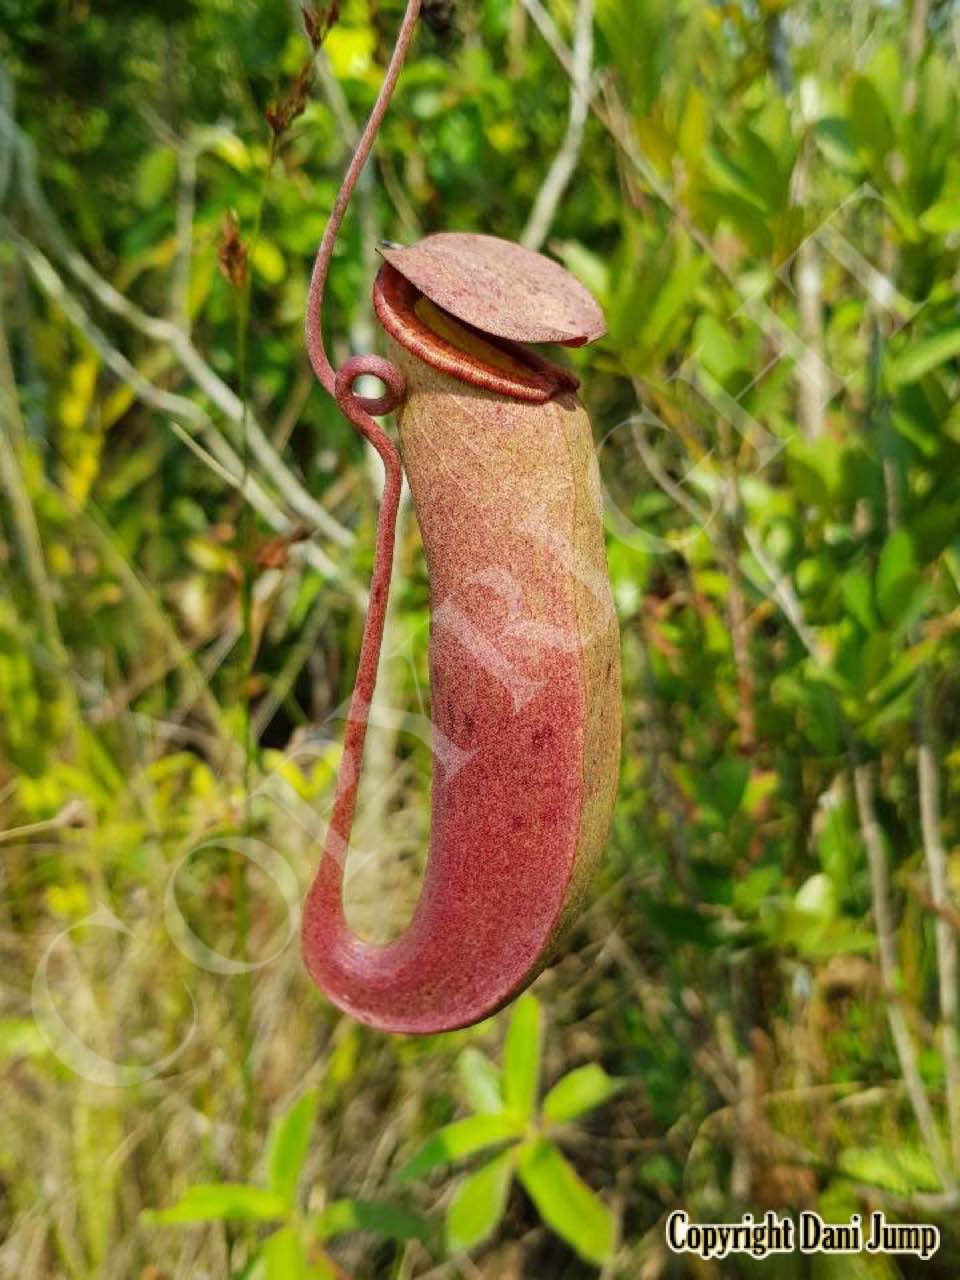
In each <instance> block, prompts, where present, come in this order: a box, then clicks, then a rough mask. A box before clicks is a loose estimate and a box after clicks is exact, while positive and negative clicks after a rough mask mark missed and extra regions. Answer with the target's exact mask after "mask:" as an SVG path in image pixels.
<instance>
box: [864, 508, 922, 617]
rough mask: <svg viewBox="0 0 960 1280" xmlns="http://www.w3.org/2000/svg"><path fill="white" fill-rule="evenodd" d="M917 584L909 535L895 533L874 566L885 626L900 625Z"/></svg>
mask: <svg viewBox="0 0 960 1280" xmlns="http://www.w3.org/2000/svg"><path fill="white" fill-rule="evenodd" d="M919 584H920V575H919V574H918V573H917V568H916V562H915V560H914V554H913V543H912V542H911V540H910V535H909V534H908V533H907V532H906V530H905V529H898V530H897V531H896V533H892V534H891V535H890V537H889V538H888V539H887V541H886V542H885V543H884V546H883V550H882V551H881V553H880V559H879V561H878V563H877V575H876V581H875V589H876V595H877V608H878V609H879V610H880V615H881V617H882V618H883V619H884V621H885V622H887V623H889V624H890V625H891V626H894V625H896V623H897V622H899V621H900V619H901V618H902V616H903V614H904V613H905V611H906V609H907V606H908V604H909V603H910V600H911V598H912V597H913V594H914V592H915V591H916V589H917V587H918V586H919Z"/></svg>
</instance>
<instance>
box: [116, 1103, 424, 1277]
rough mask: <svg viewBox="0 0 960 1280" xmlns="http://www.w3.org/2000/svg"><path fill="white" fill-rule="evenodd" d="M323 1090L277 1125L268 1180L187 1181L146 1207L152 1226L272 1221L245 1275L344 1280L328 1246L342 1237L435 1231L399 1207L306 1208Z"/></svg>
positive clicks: (351, 1203)
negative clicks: (159, 1204) (307, 1168)
mask: <svg viewBox="0 0 960 1280" xmlns="http://www.w3.org/2000/svg"><path fill="white" fill-rule="evenodd" d="M317 1101H318V1093H317V1090H316V1089H308V1090H306V1092H304V1093H303V1094H301V1096H300V1097H299V1098H298V1099H297V1101H296V1102H295V1103H294V1104H293V1106H292V1107H291V1108H290V1110H289V1111H288V1112H287V1113H286V1114H285V1115H284V1116H282V1117H281V1118H280V1120H279V1121H278V1122H277V1124H276V1125H275V1126H274V1128H273V1130H272V1132H271V1134H270V1138H269V1141H268V1143H267V1151H266V1181H265V1185H263V1186H259V1185H256V1184H250V1185H248V1184H244V1183H230V1182H214V1183H200V1184H197V1185H195V1186H192V1187H188V1188H187V1190H186V1191H185V1192H184V1194H183V1195H182V1196H181V1198H180V1199H179V1200H178V1201H177V1203H176V1204H175V1205H173V1206H171V1208H169V1209H163V1210H159V1211H157V1210H153V1211H148V1212H146V1213H143V1214H142V1215H141V1220H142V1221H144V1222H145V1223H147V1224H148V1225H151V1226H179V1225H183V1224H187V1223H197V1222H241V1223H254V1224H257V1223H259V1224H263V1225H269V1226H273V1227H274V1228H275V1230H273V1231H272V1232H271V1233H270V1234H269V1235H267V1236H266V1237H265V1238H264V1240H263V1242H262V1243H261V1244H260V1245H259V1246H258V1249H257V1252H256V1255H255V1257H254V1266H253V1267H252V1268H250V1269H248V1271H247V1272H245V1274H251V1273H252V1274H253V1275H256V1276H257V1277H258V1278H259V1280H338V1277H341V1276H342V1274H343V1273H342V1272H341V1271H340V1270H339V1269H338V1268H337V1267H336V1266H335V1264H334V1263H333V1262H332V1260H331V1259H330V1258H329V1257H328V1256H327V1254H326V1253H325V1252H324V1245H325V1244H327V1243H328V1242H329V1241H330V1240H332V1239H334V1238H335V1237H336V1236H341V1235H346V1234H348V1233H350V1232H352V1231H372V1232H377V1233H379V1234H380V1235H383V1236H387V1237H388V1238H390V1239H392V1240H397V1241H400V1242H403V1241H407V1240H420V1241H422V1242H426V1241H427V1240H428V1239H429V1237H430V1227H429V1224H428V1223H427V1222H426V1221H425V1220H424V1219H423V1218H421V1217H420V1216H419V1215H417V1214H415V1213H411V1212H410V1211H408V1210H406V1209H403V1208H400V1207H398V1206H396V1205H392V1204H385V1203H381V1202H378V1201H370V1200H350V1199H344V1200H333V1201H331V1203H330V1204H328V1205H327V1206H326V1208H325V1209H323V1210H322V1212H320V1213H315V1214H304V1213H303V1212H302V1211H301V1208H300V1204H301V1196H300V1182H301V1177H302V1174H303V1166H304V1163H305V1162H306V1158H307V1154H308V1151H309V1145H310V1135H311V1133H312V1131H313V1125H314V1121H315V1119H316V1114H317Z"/></svg>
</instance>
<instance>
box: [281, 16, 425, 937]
mask: <svg viewBox="0 0 960 1280" xmlns="http://www.w3.org/2000/svg"><path fill="white" fill-rule="evenodd" d="M419 12H420V0H408V4H407V8H406V12H405V13H404V17H403V22H402V23H401V25H400V30H399V32H398V35H397V43H396V45H395V47H394V50H393V55H392V57H391V59H390V63H389V66H388V67H387V72H386V75H385V77H384V80H383V84H382V85H381V87H380V92H379V94H378V95H377V100H376V102H375V103H374V106H373V110H372V111H371V113H370V118H369V119H368V120H367V123H366V125H365V126H364V130H363V133H362V134H361V136H360V141H359V143H358V144H357V149H356V151H355V152H354V155H353V159H352V160H351V162H350V165H349V167H348V169H347V173H346V176H345V178H344V180H343V185H342V186H341V188H340V190H339V192H338V193H337V198H336V200H335V201H334V205H333V210H332V212H331V214H330V220H329V222H328V223H327V226H326V229H325V230H324V233H323V238H322V240H321V241H320V248H319V250H318V252H317V259H316V262H315V263H314V268H313V274H312V276H311V280H310V293H309V297H308V301H307V315H306V343H307V352H308V354H309V356H310V363H311V364H312V366H313V369H314V372H315V373H316V375H317V378H318V380H319V381H320V383H321V384H322V385H323V386H324V387H325V388H326V390H327V391H328V392H329V393H330V394H331V395H332V396H333V397H334V398H335V399H336V401H337V404H338V405H339V406H340V408H341V410H342V411H343V413H344V414H345V416H346V417H347V418H348V419H349V421H350V422H351V423H352V424H353V426H355V427H356V428H357V430H358V431H359V432H360V434H361V435H362V436H363V437H364V438H365V439H366V440H367V441H368V442H369V443H370V444H371V445H372V446H373V447H374V449H376V451H377V453H378V454H379V455H380V458H381V460H382V462H383V468H384V485H383V495H382V498H381V502H380V513H379V516H378V518H377V533H376V543H375V547H374V561H373V572H372V574H371V581H370V607H369V609H368V610H367V616H366V619H365V621H364V627H363V638H362V640H361V643H360V657H359V659H358V662H357V674H356V679H355V681H354V687H353V694H352V697H351V700H350V711H349V713H348V716H347V725H346V730H345V733H344V743H343V764H342V766H341V769H340V772H339V775H338V777H337V788H336V794H335V796H334V802H333V810H332V813H331V817H330V824H329V827H328V829H327V837H326V841H325V843H324V855H323V859H322V861H321V864H320V871H319V872H318V878H319V877H320V876H322V877H324V879H325V880H326V881H327V883H328V884H330V885H332V886H334V887H335V889H336V898H337V901H338V910H339V911H340V912H341V918H342V909H343V907H342V901H341V899H340V889H341V887H342V883H343V864H344V861H345V855H346V848H347V842H348V839H349V835H350V828H351V825H352V823H353V815H354V812H355V810H356V803H357V790H358V786H359V780H360V762H361V760H362V757H363V745H364V741H365V738H366V731H367V719H368V716H369V710H370V704H371V702H372V700H373V693H374V689H375V687H376V682H377V668H378V665H379V660H380V649H381V646H382V644H383V632H384V626H385V623H386V614H387V600H388V595H389V590H390V573H391V566H392V563H393V550H394V545H395V541H396V524H397V511H398V508H399V505H400V495H401V491H402V485H403V469H402V466H401V463H400V455H399V453H398V452H397V449H396V446H395V445H394V444H393V442H392V441H391V439H390V437H389V436H388V435H387V434H386V432H385V431H384V430H383V428H382V427H380V426H379V425H378V424H377V423H376V422H375V421H374V420H373V417H372V416H371V415H372V414H384V413H388V412H389V411H390V410H391V409H393V408H395V407H396V406H397V405H398V404H399V403H400V401H401V400H402V399H403V394H404V384H403V378H402V376H401V374H400V372H399V370H397V369H396V368H395V367H394V366H393V365H392V364H390V363H389V362H388V361H386V360H382V359H380V358H379V357H377V356H355V357H353V358H352V359H350V360H348V361H347V363H346V364H345V365H344V366H343V368H342V369H341V370H340V372H339V373H335V372H334V370H333V367H332V365H331V364H330V361H329V360H328V359H327V354H326V351H325V350H324V345H323V328H322V311H323V295H324V289H325V286H326V281H327V274H328V272H329V268H330V259H331V257H332V255H333V247H334V244H335V242H336V238H337V233H338V232H339V230H340V226H341V224H342V222H343V218H344V215H345V213H346V211H347V205H348V204H349V201H350V197H351V195H352V193H353V190H354V187H355V186H356V184H357V179H358V178H359V177H360V173H361V171H362V169H363V166H364V164H365V163H366V160H367V158H368V156H369V154H370V150H371V148H372V147H373V144H374V141H375V139H376V136H377V131H378V130H379V128H380V124H381V122H382V121H383V117H384V114H385V113H386V110H387V107H388V105H389V102H390V97H391V95H392V93H393V90H394V88H395V86H396V83H397V78H398V77H399V75H400V70H401V67H402V66H403V61H404V58H405V57H406V53H407V49H408V48H409V46H410V41H411V39H412V37H413V31H414V27H415V24H416V20H417V17H418V15H419ZM364 374H373V375H374V376H375V377H377V378H379V379H380V380H381V381H382V382H383V383H384V385H385V386H386V388H387V390H386V393H385V394H384V395H383V396H381V397H379V398H377V399H367V398H364V397H361V396H358V395H356V394H355V393H354V391H353V385H354V382H355V381H356V379H357V378H359V377H360V376H362V375H364Z"/></svg>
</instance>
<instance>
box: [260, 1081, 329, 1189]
mask: <svg viewBox="0 0 960 1280" xmlns="http://www.w3.org/2000/svg"><path fill="white" fill-rule="evenodd" d="M318 1100H319V1093H318V1091H317V1090H316V1089H307V1090H306V1092H305V1093H303V1094H302V1095H301V1096H300V1097H299V1098H298V1099H297V1101H296V1102H295V1103H294V1104H293V1106H292V1107H291V1108H290V1110H289V1111H288V1112H287V1114H286V1115H285V1116H284V1117H283V1118H282V1119H281V1120H280V1121H279V1122H278V1123H277V1124H276V1126H275V1127H274V1129H273V1131H272V1133H271V1135H270V1140H269V1144H268V1147H267V1186H268V1187H269V1188H270V1190H271V1191H275V1192H276V1193H277V1195H278V1196H282V1197H283V1199H284V1200H285V1201H286V1202H287V1203H288V1204H290V1205H292V1204H293V1203H294V1200H295V1199H296V1194H297V1183H298V1182H299V1181H300V1174H301V1173H302V1171H303V1165H304V1161H305V1160H306V1158H307V1152H308V1150H309V1149H310V1134H311V1133H312V1132H313V1125H314V1121H315V1120H316V1116H317V1103H318Z"/></svg>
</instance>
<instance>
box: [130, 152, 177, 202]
mask: <svg viewBox="0 0 960 1280" xmlns="http://www.w3.org/2000/svg"><path fill="white" fill-rule="evenodd" d="M176 176H177V153H176V152H175V151H174V149H173V148H172V147H158V148H156V150H154V151H148V152H147V153H146V155H145V156H144V157H143V159H142V160H141V161H140V163H139V164H138V165H137V177H136V196H137V204H138V205H139V206H140V208H141V209H155V208H156V207H157V205H159V204H160V203H161V201H163V200H164V199H165V198H166V196H167V195H168V193H169V192H170V189H171V188H172V186H173V183H174V180H175V178H176Z"/></svg>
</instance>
